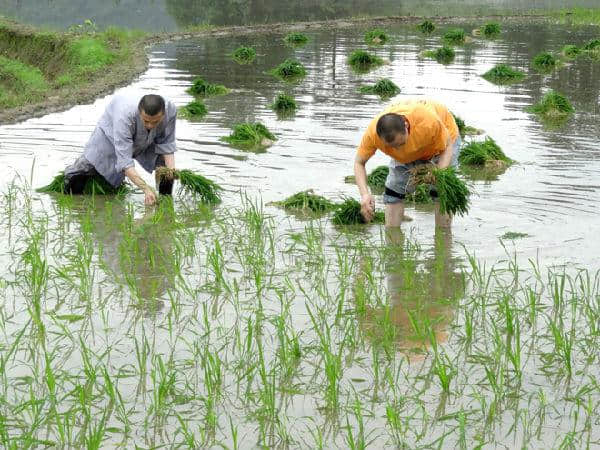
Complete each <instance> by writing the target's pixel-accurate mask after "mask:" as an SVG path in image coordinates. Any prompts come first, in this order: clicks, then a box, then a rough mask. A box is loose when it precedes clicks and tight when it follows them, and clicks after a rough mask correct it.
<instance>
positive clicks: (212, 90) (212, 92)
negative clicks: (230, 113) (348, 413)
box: [187, 78, 229, 97]
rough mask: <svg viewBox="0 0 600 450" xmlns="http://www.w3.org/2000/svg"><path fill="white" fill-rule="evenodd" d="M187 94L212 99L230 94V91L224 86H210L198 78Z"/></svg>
mask: <svg viewBox="0 0 600 450" xmlns="http://www.w3.org/2000/svg"><path fill="white" fill-rule="evenodd" d="M187 92H188V93H189V94H191V95H193V96H195V97H212V96H216V95H225V94H228V93H229V89H227V88H226V87H225V86H223V85H222V84H210V83H207V82H206V81H204V80H203V79H202V78H196V79H195V80H194V82H193V84H192V86H191V87H190V88H189V89H188V90H187Z"/></svg>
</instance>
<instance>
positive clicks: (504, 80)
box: [482, 64, 525, 84]
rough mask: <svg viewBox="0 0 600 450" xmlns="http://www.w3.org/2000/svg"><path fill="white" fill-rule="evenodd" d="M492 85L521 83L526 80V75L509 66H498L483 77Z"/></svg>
mask: <svg viewBox="0 0 600 450" xmlns="http://www.w3.org/2000/svg"><path fill="white" fill-rule="evenodd" d="M482 77H483V78H485V79H486V80H488V81H489V82H490V83H496V84H511V83H516V82H518V81H521V80H522V79H523V78H525V73H524V72H521V71H520V70H516V69H513V68H512V67H510V66H509V65H507V64H498V65H497V66H495V67H493V68H492V69H490V70H488V71H487V72H486V73H484V74H483V75H482Z"/></svg>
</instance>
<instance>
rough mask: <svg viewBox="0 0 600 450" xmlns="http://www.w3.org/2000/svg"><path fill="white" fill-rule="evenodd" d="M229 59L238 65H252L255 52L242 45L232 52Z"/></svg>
mask: <svg viewBox="0 0 600 450" xmlns="http://www.w3.org/2000/svg"><path fill="white" fill-rule="evenodd" d="M231 58H232V59H233V60H234V61H235V62H237V63H238V64H252V62H253V61H254V59H255V58H256V50H254V49H253V48H252V47H245V46H243V45H242V46H241V47H238V48H237V49H235V50H234V51H233V53H232V54H231Z"/></svg>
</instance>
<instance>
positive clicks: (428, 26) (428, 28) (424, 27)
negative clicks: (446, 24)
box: [417, 20, 435, 34]
mask: <svg viewBox="0 0 600 450" xmlns="http://www.w3.org/2000/svg"><path fill="white" fill-rule="evenodd" d="M417 30H419V31H420V32H421V33H423V34H431V33H433V32H434V31H435V24H434V23H433V22H432V21H430V20H424V21H423V22H421V23H420V24H418V25H417Z"/></svg>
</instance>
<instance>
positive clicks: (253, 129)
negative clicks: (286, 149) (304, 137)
mask: <svg viewBox="0 0 600 450" xmlns="http://www.w3.org/2000/svg"><path fill="white" fill-rule="evenodd" d="M221 140H222V141H223V142H227V143H229V144H231V145H233V146H234V147H237V148H241V149H243V150H253V149H261V148H264V147H268V146H270V145H272V144H273V142H274V141H276V140H277V137H275V135H274V134H273V133H271V132H270V131H269V130H268V129H267V127H265V126H264V125H263V124H262V123H260V122H256V123H241V124H237V125H235V126H234V127H233V132H232V133H231V134H230V135H229V136H225V137H222V138H221Z"/></svg>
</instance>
